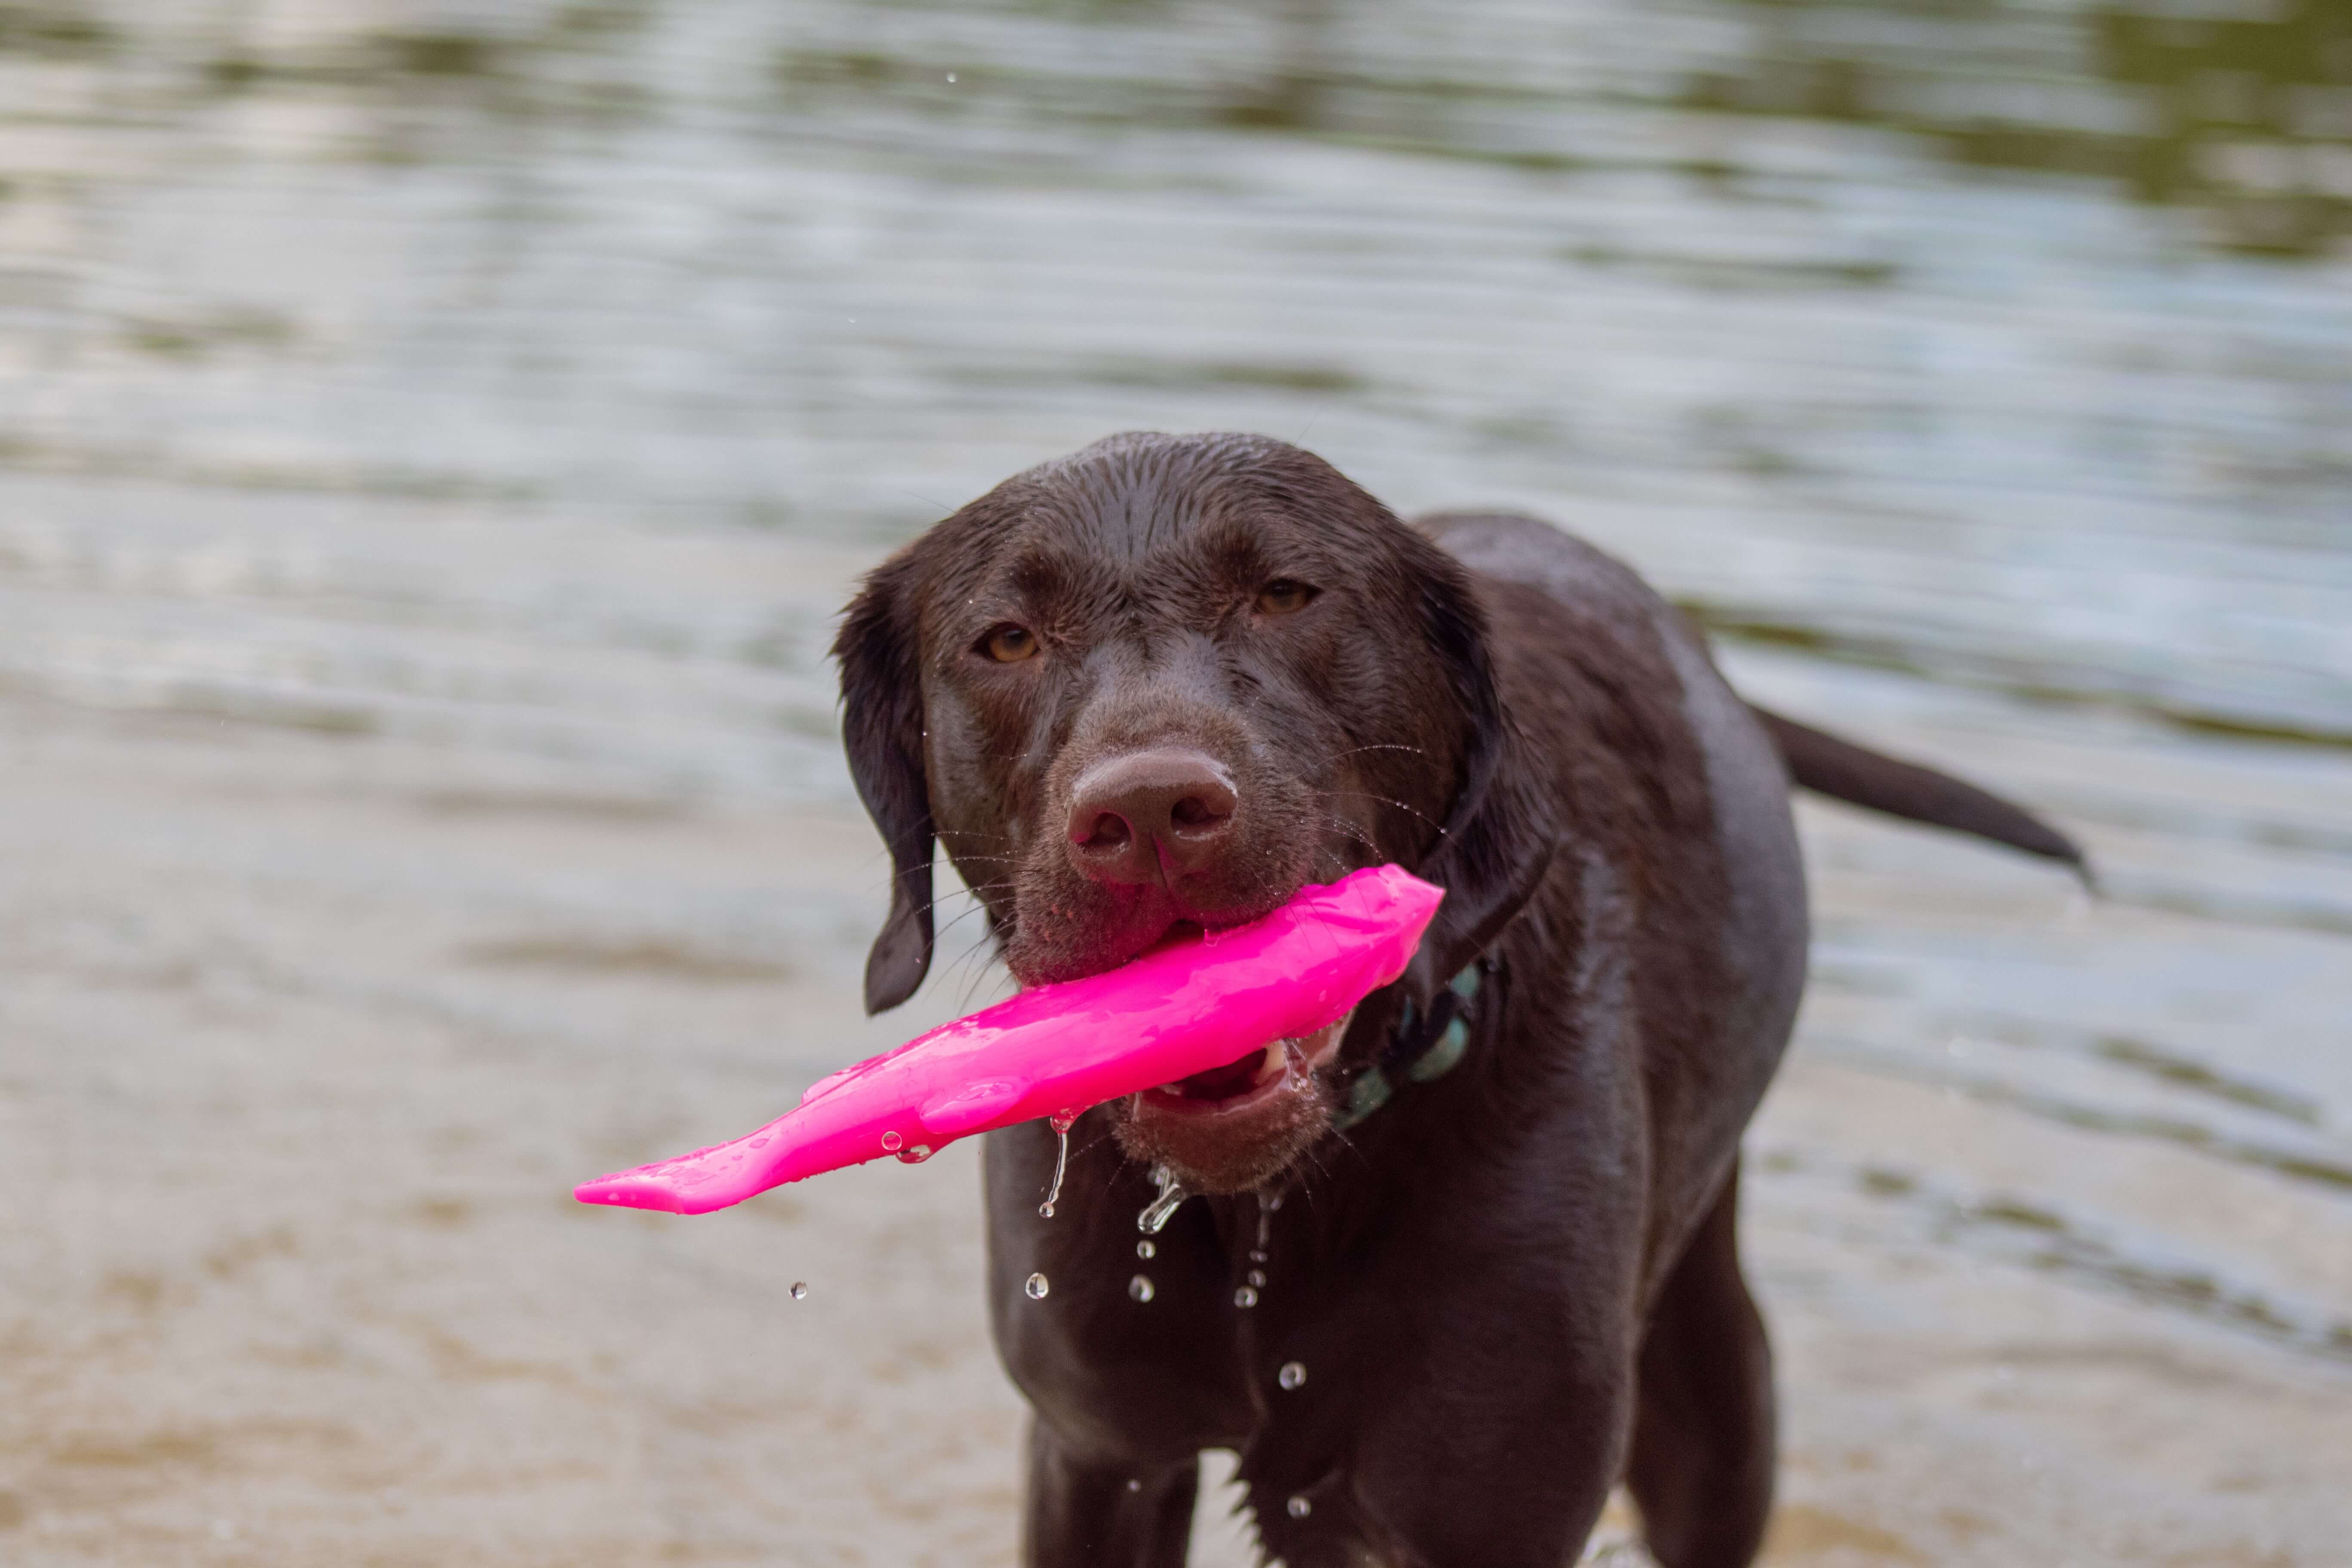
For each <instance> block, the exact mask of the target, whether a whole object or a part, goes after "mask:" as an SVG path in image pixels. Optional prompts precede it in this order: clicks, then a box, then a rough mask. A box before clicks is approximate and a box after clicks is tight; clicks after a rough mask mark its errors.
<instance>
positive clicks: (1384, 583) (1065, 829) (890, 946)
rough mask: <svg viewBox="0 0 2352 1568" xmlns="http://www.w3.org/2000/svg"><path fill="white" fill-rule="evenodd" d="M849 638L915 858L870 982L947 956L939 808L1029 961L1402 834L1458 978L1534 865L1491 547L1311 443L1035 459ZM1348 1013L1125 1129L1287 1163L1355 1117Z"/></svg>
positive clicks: (1219, 1188)
mask: <svg viewBox="0 0 2352 1568" xmlns="http://www.w3.org/2000/svg"><path fill="white" fill-rule="evenodd" d="M834 651H835V658H838V660H839V661H840V664H841V684H842V699H843V703H844V707H845V721H844V738H845V744H846V746H847V748H848V752H849V763H850V769H851V772H852V773H853V774H854V776H855V777H856V783H857V788H858V793H859V795H860V796H861V797H862V798H863V799H864V801H865V803H866V809H867V811H868V812H870V813H871V814H872V816H873V818H874V821H875V825H876V826H877V827H879V828H880V829H881V832H882V836H883V838H884V839H885V841H886V842H887V845H888V847H889V852H890V858H891V862H892V871H893V877H892V893H891V904H890V913H889V916H888V919H887V922H886V923H885V924H884V926H883V929H882V933H881V935H880V936H879V937H878V938H877V940H876V942H875V943H874V949H873V952H872V954H871V955H870V957H869V958H868V960H867V963H866V1007H867V1010H868V1011H872V1012H878V1011H880V1010H882V1009H884V1008H887V1007H893V1006H896V1005H898V1004H899V1003H900V1002H903V1001H905V1000H906V999H907V997H908V995H910V994H912V993H913V992H914V990H915V988H916V986H918V985H919V984H921V982H922V979H923V975H924V973H925V972H926V970H927V969H928V968H929V964H930V958H931V933H932V921H931V903H932V893H931V855H932V845H933V840H934V837H936V838H937V839H938V840H940V841H941V842H943V843H944V844H945V846H946V847H947V851H948V854H949V857H950V858H951V859H952V860H953V861H954V862H955V866H956V868H957V870H958V871H959V872H960V873H961V875H962V876H963V879H964V880H965V881H966V882H967V883H968V884H969V885H970V886H971V888H972V889H973V890H974V891H975V892H976V893H977V894H978V895H979V897H980V899H981V901H982V904H983V905H984V906H985V908H986V910H987V915H988V919H989V921H990V924H991V927H992V931H993V934H994V936H995V938H996V941H997V942H998V944H999V946H1000V948H1001V950H1002V952H1003V957H1004V960H1005V963H1006V964H1007V966H1008V967H1010V968H1011V970H1012V971H1013V975H1014V977H1015V978H1016V979H1018V980H1019V981H1020V982H1021V983H1022V984H1042V983H1045V982H1047V981H1055V980H1069V979H1075V978H1077V977H1080V976H1083V975H1088V974H1094V973H1099V972H1101V971H1103V970H1107V969H1109V968H1112V967H1113V966H1115V965H1117V964H1119V963H1125V962H1126V961H1128V960H1129V959H1130V958H1133V957H1134V956H1136V955H1137V954H1138V953H1139V952H1143V951H1144V950H1146V949H1147V948H1150V947H1151V946H1152V945H1153V944H1155V943H1157V942H1161V941H1163V940H1165V939H1166V938H1168V937H1169V936H1170V935H1171V934H1172V933H1175V932H1178V931H1184V930H1187V929H1191V928H1215V927H1219V926H1226V925H1234V924H1237V923H1240V922H1242V921H1248V920H1252V919H1255V917H1257V916H1259V915H1262V914H1264V913H1265V912H1266V911H1267V910H1272V909H1274V908H1275V907H1276V906H1277V905H1279V904H1281V903H1283V902H1284V901H1286V900H1288V899H1289V898H1290V897H1291V895H1292V894H1294V893H1295V892H1297V890H1298V889H1299V888H1300V887H1302V886H1304V885H1305V884H1307V883H1309V882H1324V881H1329V880H1331V879H1334V878H1337V877H1339V876H1340V875H1342V874H1344V873H1345V872H1347V871H1349V870H1351V869H1354V868H1357V867H1360V866H1367V865H1373V864H1379V863H1383V862H1389V861H1394V862H1397V863H1399V864H1402V865H1403V866H1405V867H1407V868H1412V869H1416V870H1418V871H1420V872H1421V873H1422V874H1423V875H1424V876H1427V877H1429V878H1431V879H1433V880H1436V881H1439V882H1441V883H1442V884H1444V886H1445V887H1446V888H1447V890H1448V897H1447V900H1446V902H1445V904H1444V907H1443V909H1442V910H1440V912H1439V916H1438V920H1437V922H1436V923H1435V924H1434V925H1433V927H1432V929H1431V931H1430V934H1429V936H1428V937H1427V938H1426V939H1425V940H1424V942H1423V958H1422V959H1421V960H1420V961H1417V963H1416V967H1415V970H1414V972H1413V973H1412V975H1410V976H1409V977H1408V980H1407V981H1406V983H1405V984H1407V985H1409V986H1417V987H1419V988H1420V989H1422V990H1423V991H1424V992H1425V991H1426V990H1427V989H1428V988H1429V987H1430V986H1431V985H1432V984H1434V983H1435V981H1436V980H1442V978H1443V977H1444V974H1446V973H1451V969H1450V968H1449V967H1447V966H1448V965H1458V964H1459V963H1463V962H1465V961H1466V960H1467V958H1468V957H1469V956H1471V955H1472V954H1475V952H1477V951H1478V948H1479V947H1480V946H1481V945H1483V944H1484V943H1485V942H1486V941H1489V940H1491V939H1492V936H1493V933H1494V931H1495V930H1496V928H1497V927H1498V926H1499V925H1500V923H1501V921H1503V920H1504V919H1507V915H1508V913H1509V912H1510V910H1512V909H1513V908H1515V907H1516V905H1517V902H1519V901H1522V900H1524V899H1525V898H1526V896H1527V892H1528V883H1529V882H1530V878H1529V877H1528V873H1527V870H1526V868H1527V864H1528V860H1529V859H1530V858H1531V852H1532V851H1533V850H1535V849H1536V846H1535V845H1533V844H1530V843H1528V842H1526V841H1525V840H1526V838H1527V837H1528V833H1527V825H1526V824H1525V823H1524V822H1521V821H1519V820H1517V815H1516V814H1515V812H1514V810H1513V809H1512V806H1511V805H1510V803H1511V802H1513V801H1516V800H1517V792H1515V791H1511V790H1508V789H1505V788H1499V787H1497V785H1496V780H1497V776H1498V774H1500V773H1504V772H1505V771H1507V770H1506V768H1505V761H1506V756H1507V752H1508V750H1509V746H1510V738H1509V731H1508V725H1507V719H1506V716H1505V714H1504V712H1503V710H1502V706H1501V703H1500V700H1499V698H1498V696H1497V692H1496V680H1495V674H1494V670H1493V668H1492V667H1491V665H1490V662H1489V659H1488V654H1487V643H1486V618H1485V615H1484V612H1483V611H1482V609H1481V607H1480V605H1479V604H1478V602H1477V601H1476V599H1475V597H1474V595H1473V594H1472V591H1471V588H1470V584H1469V582H1468V580H1467V577H1466V575H1465V573H1464V571H1463V569H1462V568H1461V566H1460V565H1459V564H1458V563H1455V562H1454V559H1453V558H1452V557H1451V556H1449V555H1447V554H1446V553H1445V552H1444V551H1442V550H1440V549H1439V548H1437V546H1436V545H1434V544H1433V543H1432V542H1430V541H1428V540H1427V539H1425V538H1423V536H1422V535H1420V534H1418V533H1416V532H1414V531H1412V530H1411V529H1409V528H1407V527H1406V526H1404V525H1403V524H1402V523H1401V522H1400V521H1397V519H1396V518H1395V517H1394V516H1392V515H1391V513H1390V512H1389V511H1388V510H1387V509H1386V508H1385V507H1383V506H1381V504H1380V502H1378V501H1377V500H1373V499H1372V498H1371V497H1370V495H1368V494H1366V493H1365V492H1364V491H1363V490H1361V489H1358V488H1357V487H1356V486H1355V485H1353V484H1351V483H1350V482H1349V480H1348V479H1345V478H1343V477H1342V476H1341V475H1340V474H1339V473H1338V472H1337V471H1336V470H1335V469H1333V468H1330V467H1329V466H1328V464H1326V463H1324V462H1323V461H1322V460H1321V459H1319V458H1315V457H1313V456H1311V455H1310V454H1308V453H1307V452H1304V451H1301V450H1299V449H1298V448H1297V447H1290V446H1286V445H1285V444H1283V443H1281V442H1278V441H1273V440H1267V439H1265V438H1263V437H1244V436H1200V437H1168V436H1158V435H1126V436H1115V437H1110V438H1109V439H1108V440H1104V441H1100V442H1097V443H1096V444H1095V445H1094V446H1092V447H1087V448H1086V449H1085V450H1084V451H1082V452H1079V453H1077V454H1076V455H1075V456H1073V457H1071V458H1065V459H1063V460H1061V461H1059V462H1054V463H1047V464H1045V465H1044V466H1042V467H1039V468H1032V469H1030V470H1029V471H1028V472H1026V473H1024V474H1021V475H1018V476H1016V477H1015V478H1013V479H1008V480H1007V481H1005V482H1004V483H1003V484H1002V485H999V486H998V487H997V488H996V489H993V490H991V491H990V492H989V493H988V494H986V495H984V496H982V497H981V498H980V499H979V500H975V501H973V502H971V504H970V505H968V506H966V507H964V508H963V509H962V510H959V511H957V512H956V513H955V514H954V515H953V516H951V517H950V518H948V519H947V520H946V521H942V522H940V524H939V525H938V526H936V527H935V528H933V529H932V530H931V531H929V533H927V534H925V535H924V536H923V537H922V538H921V539H919V540H918V541H916V542H914V543H913V544H912V545H910V546H908V548H907V549H905V550H903V551H901V552H898V554H897V555H895V556H893V557H892V558H891V559H890V560H889V561H887V563H884V564H883V565H882V566H881V567H880V568H879V569H878V570H877V571H876V572H875V573H874V574H873V575H872V576H871V577H869V578H868V579H867V580H866V585H865V588H864V591H863V592H862V593H860V594H859V595H858V596H857V598H856V601H855V602H854V603H853V604H852V605H850V607H849V610H848V613H847V615H846V616H845V619H844V621H843V624H842V628H841V634H840V637H839V638H838V640H837V642H836V644H835V650H834ZM1341 1027H1343V1026H1335V1027H1333V1028H1331V1029H1328V1030H1325V1031H1323V1032H1322V1033H1321V1034H1319V1035H1318V1036H1317V1037H1310V1038H1308V1039H1305V1040H1276V1041H1269V1042H1267V1043H1266V1045H1265V1047H1263V1048H1262V1049H1257V1050H1253V1051H1252V1052H1250V1053H1249V1054H1248V1055H1247V1056H1245V1057H1244V1058H1242V1059H1240V1060H1238V1061H1235V1062H1234V1063H1232V1064H1230V1065H1229V1066H1227V1067H1223V1068H1216V1069H1213V1070H1212V1071H1209V1072H1203V1073H1198V1074H1195V1075H1193V1076H1192V1078H1189V1079H1184V1080H1182V1081H1181V1082H1180V1083H1176V1084H1171V1085H1168V1086H1166V1087H1165V1088H1162V1089H1154V1090H1152V1091H1150V1092H1149V1093H1146V1094H1142V1095H1138V1096H1134V1097H1132V1098H1131V1099H1129V1100H1127V1101H1125V1102H1123V1103H1122V1104H1120V1105H1119V1106H1118V1107H1116V1108H1115V1115H1116V1117H1117V1120H1118V1129H1119V1141H1120V1142H1121V1144H1122V1146H1123V1147H1125V1148H1126V1150H1127V1152H1129V1155H1130V1156H1132V1157H1134V1158H1137V1159H1139V1160H1143V1161H1146V1162H1151V1163H1165V1164H1167V1165H1168V1166H1170V1167H1171V1169H1172V1170H1173V1171H1174V1172H1175V1173H1176V1174H1177V1175H1178V1176H1179V1177H1180V1178H1181V1180H1183V1182H1184V1183H1185V1184H1186V1186H1187V1187H1188V1188H1190V1189H1191V1190H1193V1191H1206V1192H1236V1191H1243V1190H1246V1189H1249V1188H1252V1187H1255V1186H1259V1185H1262V1184H1265V1183H1267V1182H1269V1181H1271V1180H1272V1178H1273V1177H1274V1176H1276V1174H1277V1173H1280V1172H1281V1171H1282V1170H1283V1169H1284V1168H1285V1167H1286V1165H1288V1163H1290V1162H1291V1161H1292V1160H1294V1159H1295V1158H1297V1155H1298V1154H1299V1153H1300V1152H1303V1151H1304V1150H1305V1149H1306V1148H1307V1145H1309V1144H1310V1143H1311V1142H1313V1141H1314V1140H1315V1138H1316V1137H1317V1136H1318V1135H1319V1134H1320V1133H1321V1131H1323V1129H1324V1128H1325V1127H1326V1126H1327V1125H1328V1117H1329V1091H1328V1086H1327V1082H1326V1069H1327V1068H1329V1067H1330V1066H1331V1065H1332V1063H1333V1061H1334V1058H1335V1057H1336V1055H1337V1053H1338V1050H1339V1037H1340V1033H1341Z"/></svg>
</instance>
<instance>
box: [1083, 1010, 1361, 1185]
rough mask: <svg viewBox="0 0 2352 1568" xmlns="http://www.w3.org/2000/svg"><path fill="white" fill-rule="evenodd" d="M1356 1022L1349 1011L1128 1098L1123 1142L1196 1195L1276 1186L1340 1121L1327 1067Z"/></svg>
mask: <svg viewBox="0 0 2352 1568" xmlns="http://www.w3.org/2000/svg"><path fill="white" fill-rule="evenodd" d="M1347 1027H1348V1020H1347V1019H1345V1018H1342V1019H1340V1020H1339V1022H1338V1023H1336V1024H1333V1025H1330V1026H1328V1027H1325V1028H1321V1029H1318V1030H1316V1031H1315V1032H1314V1033H1313V1034H1311V1035H1307V1036H1304V1037H1299V1038H1297V1039H1284V1040H1274V1041H1271V1042H1269V1043H1267V1044H1266V1045H1265V1046H1261V1047H1256V1048H1255V1049H1253V1050H1251V1051H1249V1052H1247V1053H1246V1054H1244V1055H1243V1056H1241V1057H1239V1058H1236V1059H1234V1061H1231V1062H1228V1063H1226V1064H1225V1065H1224V1066H1223V1067H1218V1068H1210V1069H1209V1070H1208V1071H1206V1072H1198V1073H1194V1074H1193V1075H1192V1077H1190V1078H1187V1079H1180V1080H1179V1081H1177V1082H1175V1083H1171V1084H1163V1085H1162V1086H1160V1088H1158V1089H1146V1090H1144V1091H1143V1092H1142V1093H1141V1094H1132V1095H1129V1096H1128V1097H1127V1099H1125V1100H1121V1101H1119V1102H1118V1107H1117V1109H1116V1110H1115V1111H1114V1114H1113V1117H1112V1129H1113V1131H1114V1133H1115V1134H1116V1136H1117V1137H1118V1146H1119V1148H1120V1149H1121V1150H1123V1151H1125V1152H1126V1154H1127V1157H1128V1158H1129V1159H1130V1160H1133V1161H1135V1162H1136V1163H1139V1164H1141V1165H1144V1166H1146V1167H1150V1166H1155V1165H1164V1166H1166V1167H1167V1169H1168V1171H1169V1173H1171V1174H1172V1175H1173V1176H1174V1177H1175V1178H1176V1179H1177V1181H1179V1182H1180V1183H1181V1184H1183V1187H1184V1190H1185V1191H1186V1192H1189V1193H1245V1192H1252V1191H1255V1190H1258V1189H1261V1188H1265V1187H1267V1186H1270V1185H1272V1184H1274V1182H1275V1181H1276V1178H1277V1177H1279V1176H1280V1175H1281V1174H1282V1173H1284V1172H1285V1171H1286V1170H1288V1169H1289V1168H1290V1166H1291V1165H1292V1164H1293V1163H1295V1162H1296V1161H1297V1159H1298V1157H1299V1156H1300V1155H1302V1154H1304V1153H1306V1152H1307V1149H1308V1148H1309V1147H1311V1146H1312V1145H1313V1144H1314V1142H1315V1141H1316V1140H1317V1139H1318V1138H1320V1137H1321V1136H1322V1135H1323V1133H1324V1131H1325V1129H1327V1128H1328V1127H1329V1126H1330V1124H1331V1105H1332V1099H1331V1093H1330V1090H1329V1089H1328V1087H1327V1086H1326V1085H1325V1083H1324V1081H1323V1071H1322V1069H1323V1068H1325V1067H1327V1066H1328V1065H1329V1063H1330V1061H1331V1059H1332V1058H1334V1057H1335V1056H1337V1055H1338V1054H1339V1039H1340V1037H1341V1036H1342V1035H1344V1034H1345V1033H1346V1032H1347Z"/></svg>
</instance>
